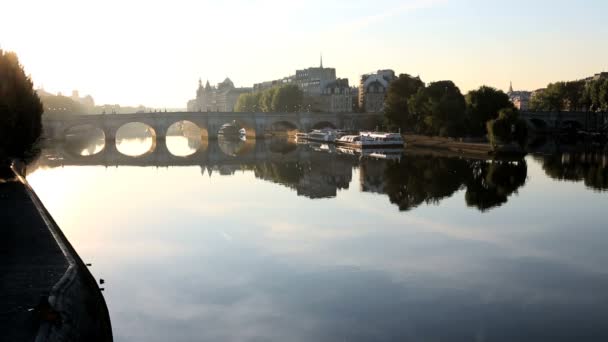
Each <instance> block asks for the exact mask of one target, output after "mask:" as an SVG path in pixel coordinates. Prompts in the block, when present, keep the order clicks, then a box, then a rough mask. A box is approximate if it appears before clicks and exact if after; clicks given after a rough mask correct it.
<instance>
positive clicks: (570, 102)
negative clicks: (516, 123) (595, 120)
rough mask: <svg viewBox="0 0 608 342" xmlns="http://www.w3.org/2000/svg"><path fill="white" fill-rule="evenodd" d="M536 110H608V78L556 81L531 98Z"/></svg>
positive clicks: (531, 106) (532, 107)
mask: <svg viewBox="0 0 608 342" xmlns="http://www.w3.org/2000/svg"><path fill="white" fill-rule="evenodd" d="M530 109H531V110H534V111H608V79H606V78H601V79H598V80H590V81H584V80H579V81H569V82H555V83H551V84H549V85H548V86H547V88H546V89H544V90H542V91H539V92H537V93H536V94H534V96H532V98H531V99H530Z"/></svg>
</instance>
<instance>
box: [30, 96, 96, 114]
mask: <svg viewBox="0 0 608 342" xmlns="http://www.w3.org/2000/svg"><path fill="white" fill-rule="evenodd" d="M40 100H41V101H42V104H43V108H44V113H45V114H84V113H87V109H86V108H85V106H83V105H82V104H80V103H78V102H76V101H74V100H72V99H71V98H69V97H66V96H61V95H42V96H40Z"/></svg>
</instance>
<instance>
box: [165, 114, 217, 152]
mask: <svg viewBox="0 0 608 342" xmlns="http://www.w3.org/2000/svg"><path fill="white" fill-rule="evenodd" d="M165 139H166V142H167V149H168V150H169V152H170V153H171V154H172V155H174V156H178V157H187V156H190V155H192V154H194V153H196V152H197V151H198V150H199V149H201V148H203V147H206V145H207V137H206V136H205V135H204V132H203V130H201V129H200V128H199V127H198V126H197V125H196V124H194V123H192V122H190V121H179V122H176V123H174V124H173V125H171V126H170V127H169V129H168V130H167V136H166V138H165ZM203 141H204V142H203Z"/></svg>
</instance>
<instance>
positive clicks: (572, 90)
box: [563, 81, 585, 111]
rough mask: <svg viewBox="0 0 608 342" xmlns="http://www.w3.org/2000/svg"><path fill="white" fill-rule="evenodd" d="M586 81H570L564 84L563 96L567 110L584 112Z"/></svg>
mask: <svg viewBox="0 0 608 342" xmlns="http://www.w3.org/2000/svg"><path fill="white" fill-rule="evenodd" d="M584 92H585V81H570V82H566V83H565V84H564V89H563V95H564V102H565V107H566V109H568V110H570V111H577V110H584V103H585V101H584Z"/></svg>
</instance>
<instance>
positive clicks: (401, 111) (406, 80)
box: [384, 74, 424, 130]
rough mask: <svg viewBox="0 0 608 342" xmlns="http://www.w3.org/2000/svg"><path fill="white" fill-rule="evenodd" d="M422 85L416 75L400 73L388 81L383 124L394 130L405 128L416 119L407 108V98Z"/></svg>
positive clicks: (412, 124)
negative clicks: (391, 80)
mask: <svg viewBox="0 0 608 342" xmlns="http://www.w3.org/2000/svg"><path fill="white" fill-rule="evenodd" d="M422 87H424V83H423V82H422V81H421V80H420V78H418V77H412V76H410V75H408V74H401V75H399V78H398V79H396V80H394V81H393V82H391V83H390V85H389V88H388V92H387V95H386V101H385V103H384V115H385V125H386V126H387V127H388V128H389V129H391V130H396V129H397V128H400V129H402V130H407V129H409V128H411V127H413V126H414V124H415V123H416V122H417V121H418V120H417V119H416V118H415V117H412V114H411V113H410V110H409V99H410V98H411V97H412V96H413V95H414V94H416V93H417V92H418V90H419V89H420V88H422Z"/></svg>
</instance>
